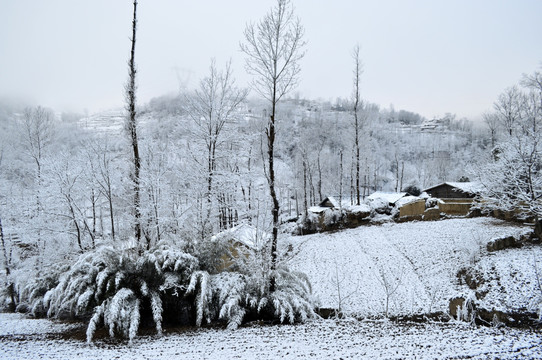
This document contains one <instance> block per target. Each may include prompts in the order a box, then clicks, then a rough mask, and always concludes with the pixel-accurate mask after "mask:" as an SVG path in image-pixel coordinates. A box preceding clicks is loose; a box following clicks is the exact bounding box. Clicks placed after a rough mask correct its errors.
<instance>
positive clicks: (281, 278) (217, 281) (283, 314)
mask: <svg viewBox="0 0 542 360" xmlns="http://www.w3.org/2000/svg"><path fill="white" fill-rule="evenodd" d="M275 276H276V279H277V283H276V285H277V288H276V290H275V291H274V292H269V291H268V290H267V289H266V287H265V286H264V287H262V283H265V284H266V283H267V281H265V279H264V280H263V281H262V279H260V278H259V277H258V276H250V275H247V274H241V273H239V272H222V273H219V274H215V275H210V274H209V273H207V272H203V271H198V272H195V273H194V274H193V275H192V279H191V281H190V285H189V286H188V289H187V293H189V294H190V293H192V294H194V295H195V299H196V300H195V302H196V308H197V319H196V324H197V325H198V326H200V325H201V324H202V323H203V322H204V321H205V322H207V323H210V322H212V321H215V320H222V321H225V322H226V323H227V326H228V329H236V328H237V327H239V325H241V323H242V322H243V320H244V319H245V316H247V315H249V314H255V316H257V317H261V318H267V319H278V320H280V322H281V323H283V322H288V323H294V322H296V321H305V320H307V319H308V318H311V317H314V316H315V313H314V310H313V309H314V305H313V299H312V289H311V285H310V282H309V280H308V278H307V277H306V275H304V274H302V273H299V272H294V271H290V270H289V269H288V268H286V267H279V268H278V269H277V270H276V272H275Z"/></svg>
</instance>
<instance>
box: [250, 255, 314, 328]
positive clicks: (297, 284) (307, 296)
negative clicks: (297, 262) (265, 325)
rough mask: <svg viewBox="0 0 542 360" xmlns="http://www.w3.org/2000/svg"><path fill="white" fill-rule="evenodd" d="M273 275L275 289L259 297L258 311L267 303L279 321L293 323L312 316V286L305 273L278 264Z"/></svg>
mask: <svg viewBox="0 0 542 360" xmlns="http://www.w3.org/2000/svg"><path fill="white" fill-rule="evenodd" d="M275 276H276V279H277V289H276V291H274V292H271V293H269V294H267V295H265V296H263V297H262V298H261V299H260V303H259V304H258V312H261V311H262V309H263V308H264V307H265V306H266V305H267V304H268V305H269V306H271V308H272V309H273V310H274V314H275V316H277V317H278V318H279V319H280V322H285V321H286V322H289V323H294V322H295V321H306V320H307V319H308V318H312V317H314V316H315V313H314V305H313V303H314V302H313V298H312V287H311V284H310V281H309V279H308V277H307V275H305V274H304V273H301V272H297V271H291V270H290V269H288V268H287V267H285V266H279V267H278V268H277V270H276V273H275Z"/></svg>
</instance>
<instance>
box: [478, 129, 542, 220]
mask: <svg viewBox="0 0 542 360" xmlns="http://www.w3.org/2000/svg"><path fill="white" fill-rule="evenodd" d="M540 137H541V135H540V132H535V133H533V132H527V133H523V134H518V135H516V136H514V137H511V138H510V139H509V140H508V141H507V142H504V143H502V144H501V145H499V146H498V147H497V148H496V149H495V150H494V158H495V159H494V160H495V161H492V162H489V163H488V164H486V165H485V166H484V167H483V168H482V169H481V171H480V172H479V174H478V176H479V181H480V182H481V183H482V184H483V193H482V201H481V203H480V206H481V207H482V209H484V210H487V211H491V210H503V211H514V212H516V213H517V215H518V216H523V217H528V216H532V215H536V216H539V217H540V216H541V215H542V203H541V201H540V199H541V197H542V157H541V155H542V153H541V151H542V149H541V148H540V143H541V142H540V140H541V138H540Z"/></svg>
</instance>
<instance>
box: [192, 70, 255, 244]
mask: <svg viewBox="0 0 542 360" xmlns="http://www.w3.org/2000/svg"><path fill="white" fill-rule="evenodd" d="M247 95H248V90H247V89H240V88H237V87H236V86H235V80H234V78H233V74H232V69H231V62H228V63H227V64H226V68H225V70H224V71H220V70H218V69H217V68H216V64H215V61H214V60H212V61H211V65H210V67H209V75H208V76H206V77H205V78H203V79H202V80H201V81H200V86H199V89H197V90H196V91H195V92H194V94H193V96H191V97H188V99H187V100H188V103H189V104H190V108H189V114H190V116H191V117H192V120H193V121H194V124H195V125H196V127H195V129H196V134H195V135H196V137H197V138H198V139H200V140H201V141H203V143H204V146H205V150H206V154H205V155H206V157H207V159H206V162H205V163H206V178H207V179H206V180H207V191H206V194H205V197H206V201H207V209H206V216H205V218H204V219H203V226H202V237H205V235H206V234H205V233H206V232H208V230H210V229H209V226H210V225H211V224H210V221H211V212H212V206H213V204H212V200H213V187H214V183H213V181H214V178H215V173H216V171H217V157H218V156H219V154H217V150H218V148H219V147H220V145H221V144H222V143H223V140H224V139H223V135H224V134H223V132H224V130H225V128H226V127H227V126H228V124H230V123H231V122H232V121H233V120H234V115H235V111H236V109H237V108H238V107H239V105H240V104H241V103H242V102H243V101H244V100H245V99H246V97H247Z"/></svg>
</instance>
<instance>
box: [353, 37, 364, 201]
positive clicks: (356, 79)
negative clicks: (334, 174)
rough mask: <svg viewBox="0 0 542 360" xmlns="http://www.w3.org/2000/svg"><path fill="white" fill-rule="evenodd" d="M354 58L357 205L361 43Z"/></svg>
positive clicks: (357, 197)
mask: <svg viewBox="0 0 542 360" xmlns="http://www.w3.org/2000/svg"><path fill="white" fill-rule="evenodd" d="M352 58H353V59H354V90H353V92H352V98H353V99H352V100H353V102H354V108H353V111H354V152H355V161H356V189H355V191H356V205H359V204H360V198H361V196H360V193H359V192H360V188H359V167H360V154H359V153H360V144H359V142H360V141H359V138H360V136H361V134H360V132H361V126H362V124H361V120H360V116H359V112H360V106H361V105H362V104H360V103H361V95H360V89H359V87H360V82H361V72H362V63H361V60H360V58H359V44H357V45H356V46H355V47H354V50H353V51H352Z"/></svg>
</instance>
